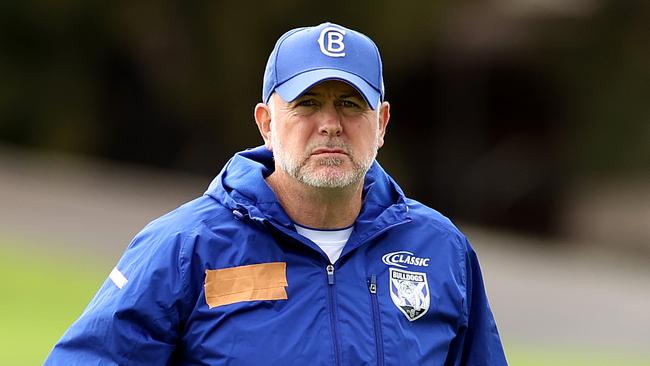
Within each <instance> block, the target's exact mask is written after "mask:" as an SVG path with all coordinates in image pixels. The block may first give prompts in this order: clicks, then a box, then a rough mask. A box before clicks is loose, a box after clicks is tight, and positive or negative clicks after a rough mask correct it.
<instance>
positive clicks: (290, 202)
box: [266, 168, 363, 229]
mask: <svg viewBox="0 0 650 366" xmlns="http://www.w3.org/2000/svg"><path fill="white" fill-rule="evenodd" d="M266 181H267V183H268V184H269V186H270V187H271V189H272V190H273V192H275V195H276V196H277V197H278V201H280V204H281V205H282V208H284V210H285V212H286V213H287V215H289V217H290V218H291V219H292V220H293V221H294V222H295V223H297V224H299V225H302V226H307V227H312V228H316V229H340V228H343V227H348V226H351V225H352V224H353V223H354V221H355V220H356V218H357V216H358V215H359V212H360V211H361V204H362V201H361V193H362V191H363V180H362V181H360V182H358V183H355V184H352V185H350V186H348V187H344V188H317V187H312V186H308V185H306V184H304V183H302V182H300V181H298V180H296V179H295V178H293V177H289V176H288V175H287V174H286V173H284V172H283V171H282V170H280V169H277V168H276V170H275V172H273V174H271V175H270V176H268V177H267V178H266Z"/></svg>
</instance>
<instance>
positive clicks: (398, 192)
mask: <svg viewBox="0 0 650 366" xmlns="http://www.w3.org/2000/svg"><path fill="white" fill-rule="evenodd" d="M274 170H275V165H274V161H273V153H272V152H271V151H270V150H268V149H266V147H264V146H259V147H256V148H253V149H249V150H245V151H242V152H239V153H237V154H235V156H233V157H232V158H231V159H230V160H229V161H228V163H226V165H225V166H224V168H223V169H222V170H221V172H220V173H219V175H217V177H216V178H215V179H214V180H213V181H212V183H211V184H210V186H209V187H208V189H207V191H206V192H205V194H207V195H208V196H211V197H213V198H214V199H216V200H217V201H219V202H220V203H221V204H223V205H224V206H225V207H227V208H229V209H231V210H239V211H244V212H242V213H244V214H247V215H249V216H250V217H251V218H252V219H257V220H264V219H268V220H270V221H274V222H276V223H278V224H280V225H282V226H292V225H293V222H292V220H291V219H290V218H289V217H288V216H287V214H286V213H285V212H284V209H283V208H282V206H281V205H280V203H279V202H278V199H277V197H276V196H275V193H274V192H273V190H271V188H270V187H269V185H268V184H267V183H266V180H265V178H266V177H267V176H269V175H270V174H271V173H273V171H274ZM363 197H364V203H363V208H362V210H361V212H360V214H359V216H358V218H357V224H359V223H361V222H362V221H363V222H369V221H374V220H376V219H377V218H378V216H380V215H382V213H384V211H386V209H387V208H389V207H393V209H394V211H397V212H402V213H403V214H406V212H407V211H408V209H407V207H406V203H405V197H404V193H403V192H402V189H401V188H400V187H399V186H398V185H397V183H395V181H394V180H393V179H392V178H391V177H390V176H388V174H387V173H386V172H385V171H384V169H383V168H382V167H381V166H380V165H379V163H378V162H377V161H374V162H373V164H372V166H371V167H370V169H369V170H368V173H366V177H365V180H364V187H363Z"/></svg>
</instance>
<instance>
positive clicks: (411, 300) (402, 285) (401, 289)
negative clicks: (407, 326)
mask: <svg viewBox="0 0 650 366" xmlns="http://www.w3.org/2000/svg"><path fill="white" fill-rule="evenodd" d="M390 297H391V299H392V300H393V303H394V304H395V306H397V308H398V309H399V310H400V311H401V312H402V313H403V314H404V315H405V316H406V319H408V320H409V321H414V320H417V319H419V318H421V317H422V316H424V314H426V312H427V310H429V305H430V303H431V298H430V296H429V283H428V282H427V274H426V273H423V272H411V271H405V270H403V269H397V268H390Z"/></svg>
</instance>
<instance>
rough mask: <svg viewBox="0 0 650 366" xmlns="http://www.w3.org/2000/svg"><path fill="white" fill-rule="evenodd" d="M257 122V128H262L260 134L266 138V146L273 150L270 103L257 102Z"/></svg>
mask: <svg viewBox="0 0 650 366" xmlns="http://www.w3.org/2000/svg"><path fill="white" fill-rule="evenodd" d="M254 116H255V123H256V124H257V128H258V129H259V130H260V134H261V135H262V138H263V139H264V146H266V148H267V149H269V150H272V149H271V146H273V143H272V141H271V108H270V107H269V106H268V104H264V103H257V105H256V106H255V112H254Z"/></svg>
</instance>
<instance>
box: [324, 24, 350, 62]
mask: <svg viewBox="0 0 650 366" xmlns="http://www.w3.org/2000/svg"><path fill="white" fill-rule="evenodd" d="M343 36H345V31H344V30H343V29H339V28H335V27H327V28H325V29H323V30H322V31H321V32H320V37H318V44H319V45H320V51H321V52H322V53H323V54H324V55H326V56H330V57H343V56H345V52H343V50H345V43H343Z"/></svg>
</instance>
